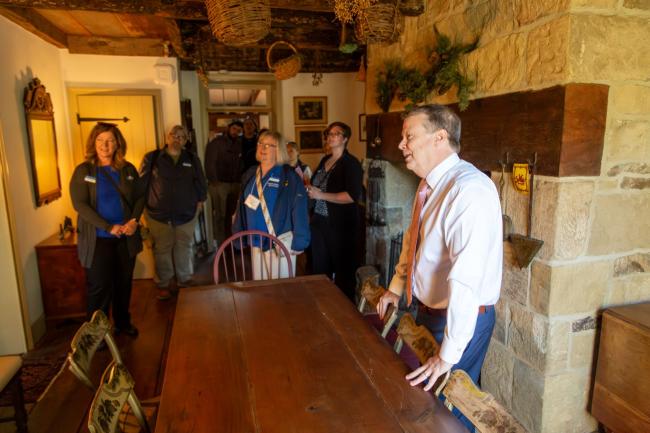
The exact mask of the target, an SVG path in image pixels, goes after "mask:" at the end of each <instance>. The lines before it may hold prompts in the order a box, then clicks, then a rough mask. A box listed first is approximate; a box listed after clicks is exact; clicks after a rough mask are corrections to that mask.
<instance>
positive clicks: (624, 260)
mask: <svg viewBox="0 0 650 433" xmlns="http://www.w3.org/2000/svg"><path fill="white" fill-rule="evenodd" d="M643 272H650V253H645V254H641V253H638V254H631V255H629V256H625V257H620V258H618V259H616V260H614V278H617V277H624V276H626V275H630V274H636V273H643Z"/></svg>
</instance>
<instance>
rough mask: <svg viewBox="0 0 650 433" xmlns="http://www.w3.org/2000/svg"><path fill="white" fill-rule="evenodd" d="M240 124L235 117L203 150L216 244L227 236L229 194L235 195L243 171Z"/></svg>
mask: <svg viewBox="0 0 650 433" xmlns="http://www.w3.org/2000/svg"><path fill="white" fill-rule="evenodd" d="M242 128H243V124H242V123H241V122H240V121H238V120H236V121H234V122H231V123H230V125H228V130H227V131H226V133H225V134H223V135H219V136H217V137H216V138H215V139H214V140H212V141H210V142H209V143H208V145H207V147H206V149H205V174H206V176H207V177H208V182H209V190H210V197H211V199H212V233H213V236H214V239H215V240H216V241H217V243H218V244H219V245H221V243H222V242H223V241H224V240H225V239H226V223H228V225H229V226H230V220H231V219H230V218H229V215H226V212H227V205H228V197H231V196H232V197H237V196H238V195H239V188H240V185H241V183H240V182H241V176H242V172H243V170H242V169H243V159H242V139H241V137H240V135H241V133H242Z"/></svg>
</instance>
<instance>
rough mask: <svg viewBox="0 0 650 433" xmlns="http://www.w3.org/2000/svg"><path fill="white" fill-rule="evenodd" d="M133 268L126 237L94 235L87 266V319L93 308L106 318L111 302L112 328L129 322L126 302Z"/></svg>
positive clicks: (133, 260)
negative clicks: (88, 266)
mask: <svg viewBox="0 0 650 433" xmlns="http://www.w3.org/2000/svg"><path fill="white" fill-rule="evenodd" d="M134 267H135V257H129V251H128V249H127V245H126V239H118V238H97V242H96V244H95V255H94V256H93V263H92V265H91V266H90V268H87V269H86V287H87V290H88V310H87V313H88V317H89V318H90V316H92V314H93V313H94V312H95V311H96V310H102V311H103V312H104V314H106V317H109V309H110V307H111V304H112V307H113V308H112V309H113V322H114V323H115V327H116V328H126V327H128V326H129V325H130V324H131V315H130V314H129V303H130V302H131V283H132V280H133V268H134Z"/></svg>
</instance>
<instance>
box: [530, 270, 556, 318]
mask: <svg viewBox="0 0 650 433" xmlns="http://www.w3.org/2000/svg"><path fill="white" fill-rule="evenodd" d="M551 271H552V269H551V267H550V266H549V265H547V264H545V263H542V262H540V261H538V260H534V261H533V264H532V266H531V276H530V306H531V307H532V308H533V310H534V311H536V312H538V313H540V314H544V315H548V306H549V303H550V302H551Z"/></svg>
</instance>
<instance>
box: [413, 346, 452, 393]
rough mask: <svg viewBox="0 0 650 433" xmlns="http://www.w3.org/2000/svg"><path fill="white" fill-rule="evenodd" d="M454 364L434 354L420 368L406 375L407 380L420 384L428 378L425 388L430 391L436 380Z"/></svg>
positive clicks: (414, 384)
mask: <svg viewBox="0 0 650 433" xmlns="http://www.w3.org/2000/svg"><path fill="white" fill-rule="evenodd" d="M452 366H453V365H452V364H450V363H448V362H446V361H444V360H443V359H442V358H440V357H439V356H438V355H433V356H432V357H431V358H429V359H428V360H427V362H425V363H424V364H423V365H421V366H420V367H419V368H416V369H415V370H413V371H412V372H410V373H409V374H407V375H406V380H408V381H409V382H410V383H411V386H416V385H419V384H420V383H422V382H424V381H425V380H428V382H427V384H426V385H424V390H425V391H429V390H430V389H431V388H433V385H434V384H435V383H436V380H438V378H439V377H440V376H442V375H443V374H445V373H446V372H448V371H449V370H450V369H451V367H452Z"/></svg>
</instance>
